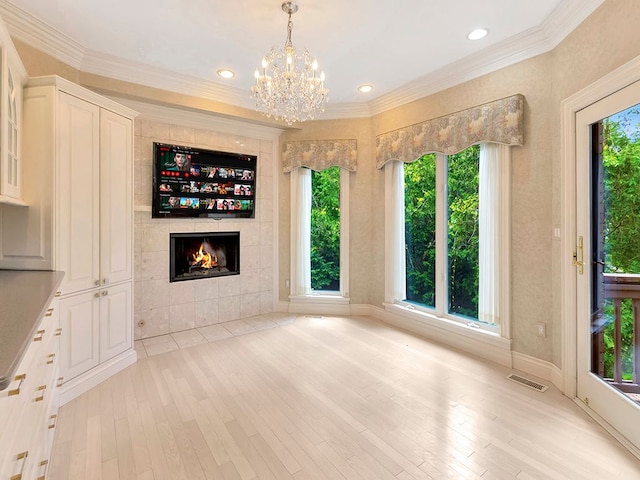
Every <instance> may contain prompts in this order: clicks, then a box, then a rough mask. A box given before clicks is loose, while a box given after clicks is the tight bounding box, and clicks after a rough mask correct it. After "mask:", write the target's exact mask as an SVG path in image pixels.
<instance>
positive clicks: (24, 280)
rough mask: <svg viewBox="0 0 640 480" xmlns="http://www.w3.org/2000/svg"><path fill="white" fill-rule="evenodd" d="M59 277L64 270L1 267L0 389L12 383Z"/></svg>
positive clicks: (59, 279) (60, 277)
mask: <svg viewBox="0 0 640 480" xmlns="http://www.w3.org/2000/svg"><path fill="white" fill-rule="evenodd" d="M62 277H64V273H63V272H52V271H35V270H29V271H25V270H0V390H4V389H5V388H7V386H8V385H9V383H11V379H12V378H13V375H15V370H16V369H17V368H18V365H19V364H20V360H22V357H23V355H24V353H25V351H26V350H27V347H28V346H29V344H30V343H31V340H32V338H33V335H34V334H35V332H36V327H37V325H38V321H39V320H40V318H41V317H42V315H44V314H45V312H46V310H47V308H48V307H49V304H50V303H51V300H52V299H53V296H54V295H55V292H56V290H57V289H58V287H59V286H60V283H61V282H62Z"/></svg>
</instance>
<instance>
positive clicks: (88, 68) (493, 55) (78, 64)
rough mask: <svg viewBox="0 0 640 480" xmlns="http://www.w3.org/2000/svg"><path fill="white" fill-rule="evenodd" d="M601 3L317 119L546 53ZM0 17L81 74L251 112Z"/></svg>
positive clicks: (187, 83) (33, 21)
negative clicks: (198, 98)
mask: <svg viewBox="0 0 640 480" xmlns="http://www.w3.org/2000/svg"><path fill="white" fill-rule="evenodd" d="M603 2H604V0H565V1H563V2H561V3H560V4H559V5H558V7H557V8H556V9H555V10H554V11H553V12H552V13H551V14H550V15H549V16H548V17H547V19H546V20H545V21H544V22H543V24H542V25H541V26H540V27H536V28H532V29H529V30H528V31H526V32H523V33H521V34H520V35H517V36H515V37H512V38H510V39H508V40H504V41H502V42H499V43H497V44H496V45H493V46H491V47H488V48H486V49H485V50H484V51H482V52H480V53H479V54H474V55H470V56H468V57H466V58H464V59H462V60H459V61H456V62H454V63H451V64H449V65H447V66H446V67H444V68H441V69H439V70H437V71H435V72H432V73H430V74H428V75H425V76H423V77H420V78H418V79H416V80H413V81H411V82H408V83H407V84H405V85H403V86H402V87H400V88H398V89H395V90H394V91H392V92H389V93H386V94H383V95H381V96H379V97H377V98H375V99H372V100H371V101H369V102H363V103H355V102H354V103H336V104H332V103H329V104H327V106H326V109H325V112H324V113H323V114H322V115H320V119H339V118H362V117H370V116H372V115H376V114H379V113H382V112H385V111H387V110H390V109H392V108H396V107H399V106H401V105H404V104H406V103H409V102H412V101H415V100H418V99H420V98H423V97H426V96H428V95H432V94H434V93H437V92H439V91H442V90H445V89H447V88H451V87H453V86H455V85H459V84H461V83H463V82H466V81H469V80H472V79H474V78H478V77H480V76H482V75H486V74H488V73H492V72H494V71H496V70H499V69H501V68H505V67H508V66H510V65H513V64H515V63H518V62H521V61H523V60H526V59H528V58H531V57H534V56H536V55H540V54H542V53H546V52H548V51H550V50H552V49H553V48H554V47H555V46H557V45H558V43H560V42H561V41H562V40H563V39H564V38H565V37H566V36H567V35H569V34H570V33H571V32H572V31H573V30H574V29H575V28H576V27H577V26H578V25H579V24H580V23H582V22H583V21H584V20H585V19H586V18H587V17H588V16H589V15H591V13H593V11H594V10H595V9H596V8H598V7H599V6H600V5H601V4H602V3H603ZM0 15H1V16H2V19H3V20H4V21H5V23H6V24H7V28H8V30H9V33H10V34H11V35H12V36H13V37H15V38H17V39H18V40H20V41H22V42H25V43H27V44H29V45H31V46H32V47H34V48H36V49H38V50H41V51H43V52H44V53H46V54H48V55H50V56H51V57H53V58H56V59H58V60H60V61H62V62H64V63H67V64H68V65H70V66H72V67H74V68H76V69H78V70H81V71H83V72H86V73H91V74H96V75H101V76H105V77H108V78H114V79H117V80H122V81H126V82H131V83H136V84H139V85H145V86H148V87H153V88H159V89H162V90H167V91H171V92H176V93H181V94H185V95H192V96H197V97H200V98H204V99H207V100H214V101H217V102H221V103H226V104H230V105H235V106H238V107H242V108H247V109H253V108H254V107H255V105H254V102H253V100H252V99H251V98H250V95H249V93H248V92H246V91H245V90H243V89H239V88H234V87H229V86H225V85H220V84H218V83H215V82H211V81H208V80H204V79H200V78H197V77H194V76H189V75H183V74H178V73H175V72H171V71H169V70H166V69H162V68H158V67H152V66H147V65H142V64H140V63H137V62H131V61H126V60H123V59H120V58H117V57H113V56H109V55H105V54H102V53H98V52H95V51H91V50H88V49H87V48H85V47H84V46H83V45H81V44H80V43H79V42H77V41H75V40H73V39H72V38H70V37H68V36H67V35H65V34H64V33H62V32H60V31H59V30H56V29H54V28H52V27H51V26H49V25H47V24H46V23H44V22H43V21H41V20H39V19H38V18H36V17H34V16H32V15H30V14H29V13H27V12H25V11H24V10H21V9H19V8H18V7H16V6H14V5H12V4H11V3H10V2H8V1H7V0H0Z"/></svg>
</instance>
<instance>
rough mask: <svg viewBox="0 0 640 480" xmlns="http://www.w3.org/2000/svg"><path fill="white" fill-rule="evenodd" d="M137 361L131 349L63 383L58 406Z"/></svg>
mask: <svg viewBox="0 0 640 480" xmlns="http://www.w3.org/2000/svg"><path fill="white" fill-rule="evenodd" d="M137 360H138V354H137V353H136V351H135V350H134V349H133V348H132V349H130V350H127V351H126V352H124V353H121V354H120V355H118V356H117V357H114V358H112V359H111V360H108V361H106V362H104V363H102V364H100V365H98V366H97V367H95V368H92V369H91V370H89V371H88V372H86V373H83V374H82V375H80V376H78V377H76V378H74V379H72V380H69V381H68V382H65V383H64V384H63V385H62V387H60V390H59V392H58V393H59V397H58V400H59V405H60V406H62V405H64V404H66V403H68V402H70V401H71V400H73V399H74V398H76V397H78V396H80V395H82V394H83V393H85V392H87V391H89V390H90V389H92V388H93V387H95V386H96V385H98V384H100V383H101V382H103V381H104V380H106V379H107V378H109V377H111V376H112V375H115V374H116V373H118V372H119V371H121V370H124V369H125V368H127V367H128V366H130V365H133V364H134V363H136V361H137Z"/></svg>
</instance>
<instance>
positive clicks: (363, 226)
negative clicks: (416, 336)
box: [17, 0, 640, 366]
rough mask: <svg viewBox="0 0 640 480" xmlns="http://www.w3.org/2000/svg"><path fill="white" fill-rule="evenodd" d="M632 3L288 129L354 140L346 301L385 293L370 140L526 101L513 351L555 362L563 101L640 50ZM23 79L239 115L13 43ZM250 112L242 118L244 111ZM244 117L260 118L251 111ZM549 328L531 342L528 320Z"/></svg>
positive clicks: (638, 7)
mask: <svg viewBox="0 0 640 480" xmlns="http://www.w3.org/2000/svg"><path fill="white" fill-rule="evenodd" d="M638 25H640V2H638V1H637V0H607V1H606V2H605V3H604V4H603V5H602V6H601V7H600V8H599V9H598V10H596V11H595V12H594V14H592V15H591V16H590V17H589V18H588V19H587V20H586V21H585V22H583V24H582V25H580V26H579V27H578V28H577V29H576V30H575V31H574V32H573V33H572V34H571V35H569V36H568V37H567V38H566V39H565V40H564V41H563V42H561V44H560V45H558V46H557V47H556V48H555V49H554V50H553V51H551V52H549V53H546V54H544V55H540V56H538V57H535V58H532V59H529V60H527V61H524V62H521V63H518V64H516V65H513V66H510V67H508V68H504V69H502V70H500V71H497V72H494V73H492V74H489V75H485V76H483V77H481V78H478V79H475V80H472V81H469V82H466V83H464V84H461V85H458V86H456V87H453V88H450V89H447V90H444V91H442V92H439V93H437V94H435V95H431V96H429V97H426V98H423V99H420V100H418V101H415V102H412V103H410V104H407V105H404V106H402V107H399V108H395V109H393V110H390V111H387V112H384V113H382V114H379V115H375V116H374V117H372V118H370V119H354V120H328V121H316V122H308V123H304V124H302V126H301V128H298V129H290V130H287V131H286V132H285V133H283V134H282V136H281V142H283V141H287V140H299V139H345V138H355V139H356V140H357V142H358V170H357V172H355V173H352V174H350V175H351V179H350V186H351V191H350V197H351V204H350V217H351V225H350V234H351V245H350V249H351V259H350V269H351V282H350V294H351V300H352V303H354V304H372V305H375V306H381V305H382V301H383V298H384V268H383V265H384V256H383V252H384V235H383V233H384V218H383V215H382V212H383V211H384V202H383V201H384V188H383V187H384V182H383V174H382V172H381V171H379V170H376V169H375V164H374V150H375V136H376V135H378V134H381V133H384V132H387V131H390V130H393V129H395V128H399V127H403V126H407V125H411V124H413V123H417V122H422V121H425V120H428V119H431V118H435V117H438V116H440V115H444V114H448V113H451V112H455V111H458V110H462V109H465V108H469V107H471V106H475V105H478V104H481V103H485V102H488V101H492V100H496V99H498V98H502V97H506V96H509V95H513V94H516V93H520V94H522V95H524V97H525V102H526V103H525V112H526V113H525V144H524V146H523V147H515V148H513V150H512V153H513V158H512V178H511V188H512V215H511V223H512V230H511V236H512V246H511V253H512V274H511V278H512V299H511V302H512V311H511V322H512V334H513V348H514V350H515V351H517V352H520V353H523V354H527V355H531V356H533V357H536V358H539V359H542V360H546V361H550V362H553V363H555V364H556V365H558V366H561V365H560V353H561V334H560V330H561V328H560V327H561V325H560V300H561V299H560V292H561V291H562V289H561V285H560V284H559V282H560V280H559V279H560V266H561V265H562V263H563V262H565V261H568V259H561V258H559V243H560V242H559V240H558V239H555V238H554V236H553V231H554V228H555V227H558V226H559V224H560V192H561V184H560V171H561V164H560V162H561V154H560V107H561V101H562V100H563V99H565V98H567V97H568V96H570V95H572V94H574V93H576V92H577V91H579V90H580V89H581V88H584V87H585V86H587V85H589V84H590V83H592V82H594V81H595V80H597V79H598V78H600V77H602V76H604V75H605V74H607V73H608V72H610V71H612V70H613V69H615V68H616V67H618V66H620V65H622V64H624V63H625V62H627V61H629V60H630V59H632V58H634V57H636V56H637V55H639V54H640V29H639V28H638V27H637V26H638ZM17 47H18V51H19V53H20V54H21V56H22V57H23V60H24V63H25V65H26V66H27V70H28V71H29V73H30V74H31V75H42V74H52V73H56V74H60V75H63V76H66V77H67V78H70V77H73V76H74V75H77V76H78V77H77V78H78V79H79V81H80V82H82V83H84V84H85V85H87V86H89V87H90V88H94V89H96V90H99V91H102V92H103V93H105V92H107V93H108V92H109V91H111V92H115V91H117V90H121V91H125V92H126V94H127V95H128V96H131V97H136V98H140V99H144V100H146V101H151V102H156V103H167V104H172V105H177V106H180V107H181V108H187V109H198V110H202V111H209V112H213V113H216V114H222V115H228V116H237V115H240V116H242V115H243V114H245V113H246V112H242V111H239V110H238V109H233V108H224V106H220V105H218V104H216V103H215V102H207V101H204V100H198V99H197V98H193V97H186V96H183V95H177V94H171V93H168V92H161V91H157V90H153V89H147V88H145V87H140V86H135V85H133V86H132V85H129V84H123V82H117V81H112V80H110V79H105V78H103V77H95V76H91V75H87V74H78V72H74V70H73V69H70V68H69V67H66V66H64V65H63V64H60V62H56V61H53V60H50V59H46V57H44V56H43V55H42V54H40V53H39V52H36V51H34V50H33V49H31V48H30V47H27V46H25V45H23V44H20V43H18V45H17ZM247 115H248V114H247ZM250 117H251V118H250V120H251V121H254V122H256V121H259V119H257V118H254V117H253V115H250ZM274 180H275V181H277V182H278V185H279V192H280V193H279V198H278V205H279V218H280V221H279V224H278V251H279V258H280V261H279V273H278V275H279V278H278V279H277V281H278V287H277V288H278V297H279V299H280V300H281V301H286V300H287V295H288V292H287V290H286V288H285V286H284V285H285V280H286V279H287V278H289V201H290V200H289V184H288V175H285V174H282V173H280V174H279V175H278V177H277V180H276V179H274ZM538 322H545V323H547V325H548V336H547V338H544V339H541V338H538V337H537V336H536V334H535V328H534V325H535V324H536V323H538Z"/></svg>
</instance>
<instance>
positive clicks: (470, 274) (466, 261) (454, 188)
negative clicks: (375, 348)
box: [447, 145, 480, 319]
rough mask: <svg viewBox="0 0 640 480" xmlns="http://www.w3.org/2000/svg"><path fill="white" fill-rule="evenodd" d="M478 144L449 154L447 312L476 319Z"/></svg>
mask: <svg viewBox="0 0 640 480" xmlns="http://www.w3.org/2000/svg"><path fill="white" fill-rule="evenodd" d="M479 162H480V146H479V145H473V146H471V147H469V148H467V149H465V150H463V151H462V152H460V153H457V154H455V155H450V156H449V157H448V162H447V163H448V172H447V190H448V205H449V217H448V229H449V230H448V240H449V242H448V243H449V245H448V259H449V312H450V313H455V314H458V315H464V316H467V317H471V318H475V319H477V318H478V291H479V289H478V283H479V272H480V265H479V259H478V253H479V243H478V240H479V237H478V185H479V184H478V181H479Z"/></svg>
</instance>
